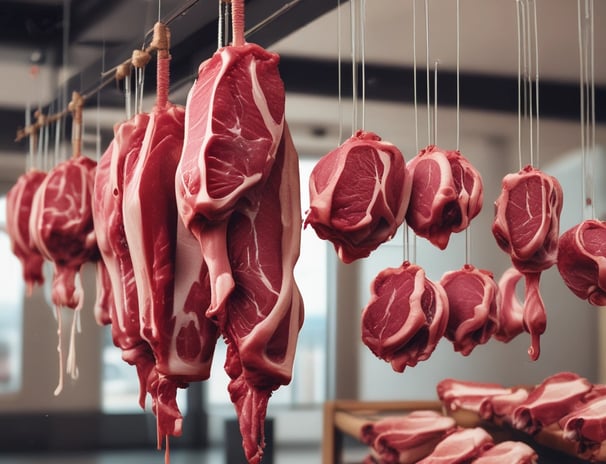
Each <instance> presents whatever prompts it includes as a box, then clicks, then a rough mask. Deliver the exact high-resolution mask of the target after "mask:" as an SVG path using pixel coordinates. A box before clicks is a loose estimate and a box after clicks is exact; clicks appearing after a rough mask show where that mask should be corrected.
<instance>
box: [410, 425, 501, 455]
mask: <svg viewBox="0 0 606 464" xmlns="http://www.w3.org/2000/svg"><path fill="white" fill-rule="evenodd" d="M493 446H494V441H493V440H492V437H491V436H490V435H489V434H488V432H486V430H484V429H482V428H480V427H475V428H469V429H459V430H457V431H456V432H453V433H451V434H450V435H448V436H447V437H446V438H444V439H443V440H442V441H441V442H440V443H438V444H437V445H436V447H435V448H434V450H433V451H432V453H431V454H430V455H429V456H427V457H425V458H423V459H421V460H420V461H418V464H467V463H469V462H472V461H473V460H474V459H476V458H477V457H478V456H480V455H482V454H484V453H485V452H486V450H488V449H490V448H492V447H493Z"/></svg>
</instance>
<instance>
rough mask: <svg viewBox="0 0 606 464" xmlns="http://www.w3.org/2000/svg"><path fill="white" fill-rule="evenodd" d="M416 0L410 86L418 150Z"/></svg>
mask: <svg viewBox="0 0 606 464" xmlns="http://www.w3.org/2000/svg"><path fill="white" fill-rule="evenodd" d="M416 4H417V0H412V79H413V80H412V88H413V93H414V95H413V104H414V114H415V149H416V150H417V151H419V149H420V148H421V147H420V146H419V105H418V103H417V100H418V98H417V12H416Z"/></svg>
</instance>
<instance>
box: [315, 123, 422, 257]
mask: <svg viewBox="0 0 606 464" xmlns="http://www.w3.org/2000/svg"><path fill="white" fill-rule="evenodd" d="M411 186H412V183H411V179H410V175H409V174H408V170H407V169H406V165H405V162H404V156H403V155H402V153H401V152H400V150H398V148H397V147H396V146H395V145H393V144H391V143H389V142H387V141H384V140H381V137H379V136H378V135H377V134H375V133H374V132H369V131H363V130H358V131H357V132H356V133H355V134H354V135H352V136H351V137H350V138H349V139H347V140H346V141H345V142H344V143H343V144H341V145H340V146H339V147H337V148H336V149H334V150H332V151H331V152H330V153H328V154H327V155H325V156H323V157H322V158H321V159H320V160H319V161H318V162H317V163H316V165H315V166H314V168H313V170H312V173H311V176H310V178H309V197H310V206H309V210H308V212H307V216H306V218H305V226H307V225H311V227H313V229H314V230H315V232H316V234H317V235H318V237H320V238H321V239H324V240H329V241H330V242H332V244H333V245H334V247H335V250H336V252H337V255H338V256H339V258H340V259H341V261H343V262H344V263H351V262H353V261H355V260H357V259H360V258H365V257H367V256H369V255H370V253H371V252H372V251H374V250H375V249H376V248H377V247H378V246H379V245H381V244H382V243H384V242H386V241H388V240H390V239H391V238H392V237H393V236H394V235H395V233H396V231H397V229H398V227H400V225H401V224H402V223H403V221H404V215H405V213H406V208H407V207H408V203H409V200H410V190H411Z"/></svg>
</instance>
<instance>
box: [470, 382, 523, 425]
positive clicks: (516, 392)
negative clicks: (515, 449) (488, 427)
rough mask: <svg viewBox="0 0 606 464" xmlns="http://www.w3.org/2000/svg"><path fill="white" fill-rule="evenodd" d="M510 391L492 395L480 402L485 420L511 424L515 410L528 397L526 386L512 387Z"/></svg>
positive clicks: (481, 412)
mask: <svg viewBox="0 0 606 464" xmlns="http://www.w3.org/2000/svg"><path fill="white" fill-rule="evenodd" d="M510 390H511V392H510V393H503V394H499V395H491V396H488V397H486V398H485V399H484V400H483V401H482V402H481V403H480V417H481V418H482V419H484V420H492V421H493V422H501V423H503V422H504V423H508V424H511V415H512V413H513V410H514V409H515V408H517V407H518V406H519V405H520V404H522V403H523V402H524V401H526V399H527V398H528V390H527V389H526V388H511V389H510Z"/></svg>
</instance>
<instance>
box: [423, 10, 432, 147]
mask: <svg viewBox="0 0 606 464" xmlns="http://www.w3.org/2000/svg"><path fill="white" fill-rule="evenodd" d="M425 77H426V81H427V82H426V87H427V139H428V141H429V142H428V144H429V145H431V139H432V137H431V102H430V95H431V92H430V83H429V1H428V0H425Z"/></svg>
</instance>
